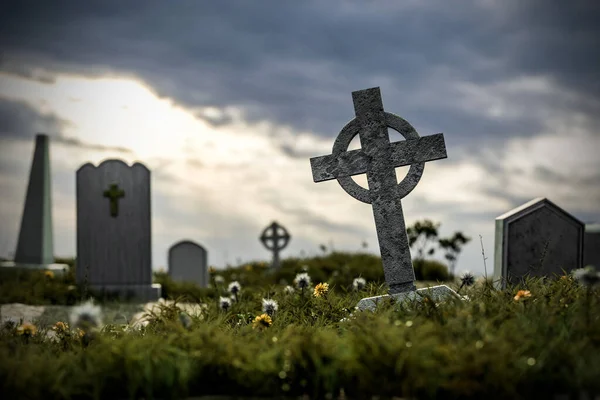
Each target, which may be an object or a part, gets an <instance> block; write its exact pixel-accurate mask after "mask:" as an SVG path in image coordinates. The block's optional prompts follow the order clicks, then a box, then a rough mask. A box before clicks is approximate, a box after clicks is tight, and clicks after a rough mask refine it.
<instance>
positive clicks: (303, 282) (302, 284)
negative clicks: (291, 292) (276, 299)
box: [294, 272, 311, 289]
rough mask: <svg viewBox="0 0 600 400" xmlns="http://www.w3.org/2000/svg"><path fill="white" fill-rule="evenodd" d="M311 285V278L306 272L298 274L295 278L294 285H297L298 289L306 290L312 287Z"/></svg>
mask: <svg viewBox="0 0 600 400" xmlns="http://www.w3.org/2000/svg"><path fill="white" fill-rule="evenodd" d="M310 283H311V281H310V276H309V275H308V274H307V273H306V272H302V273H300V274H297V275H296V277H295V278H294V284H296V287H297V288H298V289H306V288H307V287H309V286H310Z"/></svg>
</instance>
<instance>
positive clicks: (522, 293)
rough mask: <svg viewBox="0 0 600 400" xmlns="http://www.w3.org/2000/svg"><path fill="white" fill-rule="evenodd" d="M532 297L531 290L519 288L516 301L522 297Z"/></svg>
mask: <svg viewBox="0 0 600 400" xmlns="http://www.w3.org/2000/svg"><path fill="white" fill-rule="evenodd" d="M526 297H531V292H530V291H529V290H519V291H518V292H517V294H516V295H515V297H514V299H515V301H519V300H520V299H521V298H526Z"/></svg>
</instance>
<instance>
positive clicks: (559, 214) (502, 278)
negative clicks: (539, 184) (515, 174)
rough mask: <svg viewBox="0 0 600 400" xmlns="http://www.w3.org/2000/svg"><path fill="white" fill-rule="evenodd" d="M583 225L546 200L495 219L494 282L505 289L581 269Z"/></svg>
mask: <svg viewBox="0 0 600 400" xmlns="http://www.w3.org/2000/svg"><path fill="white" fill-rule="evenodd" d="M583 234H584V225H583V223H582V222H581V221H579V220H578V219H577V218H575V217H573V216H572V215H571V214H569V213H567V212H566V211H564V210H563V209H562V208H560V207H558V206H557V205H556V204H554V203H552V202H551V201H550V200H548V199H546V198H542V197H540V198H536V199H533V200H531V201H530V202H528V203H525V204H523V205H522V206H520V207H517V208H515V209H513V210H511V211H509V212H507V213H506V214H503V215H501V216H499V217H498V218H496V235H495V236H496V237H495V245H494V281H495V282H496V284H497V286H499V287H501V288H505V287H506V285H507V284H510V283H513V284H514V283H517V282H518V280H519V279H520V278H524V277H526V276H532V277H552V276H560V275H563V270H564V271H566V272H567V273H568V272H570V271H572V270H574V269H578V268H581V267H582V263H583Z"/></svg>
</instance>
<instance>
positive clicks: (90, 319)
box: [69, 301, 102, 331]
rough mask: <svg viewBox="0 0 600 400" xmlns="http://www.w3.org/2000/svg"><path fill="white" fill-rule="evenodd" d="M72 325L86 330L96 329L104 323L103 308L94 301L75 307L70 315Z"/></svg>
mask: <svg viewBox="0 0 600 400" xmlns="http://www.w3.org/2000/svg"><path fill="white" fill-rule="evenodd" d="M69 320H70V322H71V326H72V327H74V328H79V329H82V330H84V331H87V330H89V329H96V328H99V327H100V325H102V309H101V308H100V306H97V305H95V304H94V303H93V302H91V301H88V302H86V303H83V304H81V305H79V306H76V307H73V309H72V310H71V314H70V315H69Z"/></svg>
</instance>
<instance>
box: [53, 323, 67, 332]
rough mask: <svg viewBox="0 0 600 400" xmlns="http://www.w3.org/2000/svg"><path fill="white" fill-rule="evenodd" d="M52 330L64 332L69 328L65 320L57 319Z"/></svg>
mask: <svg viewBox="0 0 600 400" xmlns="http://www.w3.org/2000/svg"><path fill="white" fill-rule="evenodd" d="M52 330H53V331H55V332H56V333H65V332H67V331H68V330H69V325H68V324H67V323H65V322H61V321H58V322H57V323H55V324H54V326H53V327H52Z"/></svg>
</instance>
